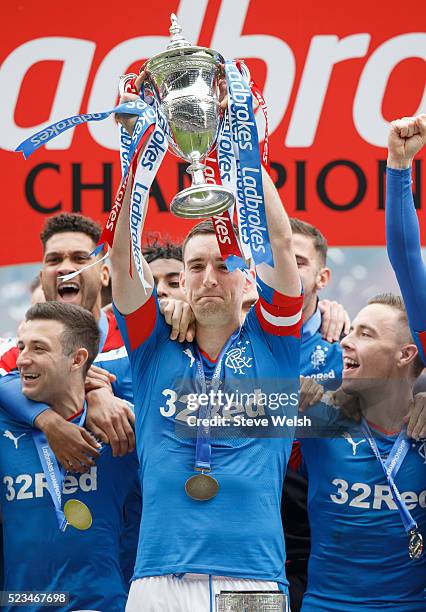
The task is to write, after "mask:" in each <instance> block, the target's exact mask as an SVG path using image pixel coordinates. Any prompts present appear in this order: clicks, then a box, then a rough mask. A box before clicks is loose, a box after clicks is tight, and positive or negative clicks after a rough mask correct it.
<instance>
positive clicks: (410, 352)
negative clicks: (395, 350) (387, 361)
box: [397, 344, 419, 368]
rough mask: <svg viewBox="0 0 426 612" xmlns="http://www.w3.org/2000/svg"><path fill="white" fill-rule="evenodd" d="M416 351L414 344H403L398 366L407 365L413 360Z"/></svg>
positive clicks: (403, 366)
mask: <svg viewBox="0 0 426 612" xmlns="http://www.w3.org/2000/svg"><path fill="white" fill-rule="evenodd" d="M418 352H419V351H418V350H417V346H416V345H415V344H405V345H404V346H403V347H402V348H401V350H400V353H399V358H398V363H397V366H398V367H399V368H405V367H407V366H408V365H410V363H412V362H413V361H414V359H415V358H416V356H417V354H418Z"/></svg>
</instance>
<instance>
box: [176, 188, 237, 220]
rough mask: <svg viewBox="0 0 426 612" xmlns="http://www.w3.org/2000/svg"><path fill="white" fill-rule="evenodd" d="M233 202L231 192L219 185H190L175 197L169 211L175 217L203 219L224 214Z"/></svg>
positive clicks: (233, 198)
mask: <svg viewBox="0 0 426 612" xmlns="http://www.w3.org/2000/svg"><path fill="white" fill-rule="evenodd" d="M234 201H235V197H234V194H233V193H232V191H230V190H229V189H226V188H225V187H222V186H221V185H208V184H204V185H192V186H191V187H188V188H187V189H184V190H183V191H180V192H179V193H177V194H176V195H175V197H174V198H173V200H172V203H171V205H170V210H171V212H172V213H173V214H174V215H175V216H176V217H183V218H184V219H205V218H206V217H212V216H213V215H220V214H221V213H223V212H225V210H228V208H229V207H230V206H232V204H233V203H234Z"/></svg>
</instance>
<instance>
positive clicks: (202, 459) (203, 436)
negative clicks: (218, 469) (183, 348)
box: [194, 327, 241, 470]
mask: <svg viewBox="0 0 426 612" xmlns="http://www.w3.org/2000/svg"><path fill="white" fill-rule="evenodd" d="M240 333H241V327H240V328H238V330H237V331H235V332H234V333H233V334H232V336H231V337H230V338H228V341H227V342H226V344H225V346H224V347H223V349H222V350H221V352H220V354H219V357H218V360H217V363H216V367H215V369H214V372H213V376H212V379H211V385H210V388H211V389H212V390H213V392H214V393H216V392H217V390H218V389H219V386H220V381H221V373H222V362H223V358H224V357H225V354H226V352H227V351H228V349H229V348H230V347H231V346H232V344H233V343H234V342H235V340H237V339H238V337H239V335H240ZM194 352H195V357H196V364H197V369H196V372H197V376H196V385H197V386H198V387H201V393H204V394H205V393H207V381H206V375H205V373H204V366H203V360H202V357H201V354H200V350H199V348H198V346H196V347H195V351H194ZM197 378H198V380H197ZM210 413H211V402H210V400H209V401H208V402H207V405H202V406H200V411H199V418H200V419H209V420H210ZM210 429H211V427H210V424H209V425H202V424H201V422H200V425H199V426H198V429H197V441H196V445H195V469H198V470H210V469H211V454H212V445H211V438H210Z"/></svg>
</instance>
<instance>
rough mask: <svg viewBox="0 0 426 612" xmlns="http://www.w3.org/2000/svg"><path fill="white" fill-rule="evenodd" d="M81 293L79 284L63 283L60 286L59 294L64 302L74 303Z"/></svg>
mask: <svg viewBox="0 0 426 612" xmlns="http://www.w3.org/2000/svg"><path fill="white" fill-rule="evenodd" d="M79 293H80V286H79V285H78V284H77V283H71V282H69V283H62V284H61V285H59V286H58V294H59V297H60V298H61V300H63V301H64V302H72V301H74V299H75V298H76V297H77V295H78V294H79Z"/></svg>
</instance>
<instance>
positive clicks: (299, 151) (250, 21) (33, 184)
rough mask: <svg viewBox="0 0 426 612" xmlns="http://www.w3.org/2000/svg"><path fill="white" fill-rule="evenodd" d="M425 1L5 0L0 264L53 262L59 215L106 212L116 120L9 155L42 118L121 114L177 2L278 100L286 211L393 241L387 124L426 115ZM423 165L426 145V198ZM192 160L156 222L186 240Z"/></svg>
mask: <svg viewBox="0 0 426 612" xmlns="http://www.w3.org/2000/svg"><path fill="white" fill-rule="evenodd" d="M415 4H417V6H414V5H413V4H411V5H410V6H408V5H407V11H404V10H403V8H402V7H401V4H400V2H398V1H397V0H389V1H388V2H386V5H384V3H376V2H371V0H369V1H367V0H358V2H356V3H354V4H353V5H352V6H350V5H349V3H342V2H341V1H340V0H324V2H314V1H310V0H301V1H299V2H281V1H279V0H251V1H249V0H181V1H180V2H179V1H177V0H162V2H156V3H154V2H151V3H143V4H138V5H137V6H136V5H135V4H134V3H128V4H123V5H120V6H118V5H117V3H113V2H110V0H104V1H103V2H93V3H88V2H83V1H82V0H74V1H73V2H72V3H68V5H67V6H66V3H65V2H57V1H53V0H43V1H42V2H32V1H30V0H20V1H19V3H18V2H15V3H3V5H2V8H1V9H0V11H1V16H2V19H1V23H2V30H3V31H2V52H1V60H2V68H1V71H0V91H1V92H2V94H1V96H0V145H1V146H2V149H3V150H2V151H1V152H0V156H1V169H2V179H3V180H2V191H3V194H2V196H3V197H2V218H3V220H2V224H1V227H2V242H1V244H2V248H1V250H0V265H7V264H13V263H21V262H31V261H37V260H38V259H39V258H40V247H39V240H38V233H39V230H40V228H41V225H42V223H43V221H44V219H45V217H46V216H47V215H49V214H52V213H54V212H58V211H61V210H63V211H71V210H75V211H79V212H82V213H84V214H87V215H90V216H92V217H94V218H96V219H98V220H100V221H103V220H104V219H105V217H106V215H105V213H106V211H107V210H108V209H109V207H110V205H111V199H112V198H113V195H114V193H115V190H116V188H117V186H118V183H119V172H120V170H119V160H118V153H117V150H116V147H117V136H116V130H115V128H114V125H113V123H112V121H111V122H110V121H108V122H102V123H96V124H94V125H93V127H87V126H83V127H79V128H77V129H76V130H74V131H73V132H69V133H68V135H67V136H65V137H61V139H57V140H54V141H53V142H52V143H50V148H48V149H42V150H39V151H37V152H36V153H35V154H34V155H33V156H32V157H31V158H30V159H29V160H28V161H25V160H24V158H23V157H22V156H20V155H18V154H15V153H13V152H12V151H13V149H14V148H15V147H16V146H17V145H18V144H19V142H20V141H21V140H23V139H24V138H27V137H28V136H29V135H30V134H31V133H33V132H35V131H37V130H38V129H40V127H41V126H42V125H45V124H48V123H51V122H53V121H54V120H57V119H60V118H63V117H65V116H69V115H73V114H77V113H79V112H95V111H100V110H106V109H108V108H112V106H113V104H114V103H115V101H116V95H115V94H116V91H117V82H118V76H119V74H121V73H123V72H126V71H128V70H129V69H133V70H135V69H138V68H139V66H140V64H141V62H142V61H143V60H144V59H145V58H146V57H150V56H152V55H154V54H155V53H158V52H160V51H162V50H164V48H165V45H166V43H167V37H168V27H169V17H170V13H171V12H172V11H174V12H177V14H178V17H179V19H180V21H181V23H182V25H183V27H184V34H185V35H186V37H187V38H188V39H189V40H191V42H193V43H194V44H195V43H197V44H200V45H205V46H211V47H213V48H216V49H217V50H218V51H221V52H222V54H223V55H225V57H244V58H246V59H247V63H248V65H249V67H250V69H251V71H252V74H253V76H254V78H255V80H256V81H257V82H258V84H259V85H260V86H261V88H262V89H263V91H264V95H265V98H266V101H267V103H268V105H269V109H270V122H271V131H272V135H271V160H272V162H273V170H272V174H273V177H274V178H275V179H276V181H277V184H278V186H279V189H280V193H281V196H282V198H283V201H284V202H285V204H286V207H287V210H288V212H289V213H290V214H291V215H296V216H298V217H300V218H302V219H305V220H307V221H310V222H312V223H314V224H316V225H318V226H319V227H320V228H321V229H322V231H323V232H324V233H325V234H326V236H327V238H328V239H329V242H330V244H332V245H383V244H384V238H385V237H384V210H383V207H384V180H383V166H384V160H385V159H386V148H385V147H386V134H387V122H388V121H389V120H391V119H393V118H396V117H400V116H404V115H411V114H416V113H418V112H426V93H425V82H426V33H424V32H421V29H422V25H424V23H425V21H426V4H425V3H423V2H422V3H420V2H417V3H415ZM151 7H152V8H153V9H154V7H155V9H154V10H152V11H151V10H150V9H151ZM259 120H260V121H261V119H259ZM260 127H261V124H260ZM424 159H425V152H423V154H422V155H421V156H419V158H418V163H417V167H416V170H417V172H416V181H415V185H414V187H415V190H416V198H417V204H418V206H419V207H422V206H423V207H424V203H425V191H426V185H425V184H424V183H425V181H424V176H423V177H422V174H423V175H424V172H422V164H424ZM423 167H424V166H423ZM184 169H185V165H184V164H181V165H180V166H179V164H178V162H177V160H176V158H174V157H172V156H171V155H170V154H169V155H168V156H167V158H166V161H165V163H164V164H163V166H162V168H161V170H160V172H159V174H158V177H157V182H156V185H155V188H154V191H153V195H152V197H151V199H150V208H149V211H148V221H147V229H149V230H155V231H159V232H161V233H162V234H168V235H169V236H170V237H172V238H176V239H178V238H181V237H182V236H183V235H184V234H185V231H186V229H187V228H188V226H189V222H188V223H186V222H183V221H180V220H177V219H176V218H174V217H172V216H171V215H170V213H169V212H168V211H167V209H166V205H168V203H169V201H170V200H171V198H172V196H173V195H174V193H176V191H178V190H179V189H180V188H182V180H183V177H184V175H185V173H184ZM422 179H423V183H422ZM184 180H185V181H186V180H187V179H186V177H185V179H184ZM185 184H186V182H185ZM423 234H424V235H425V232H423Z"/></svg>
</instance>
